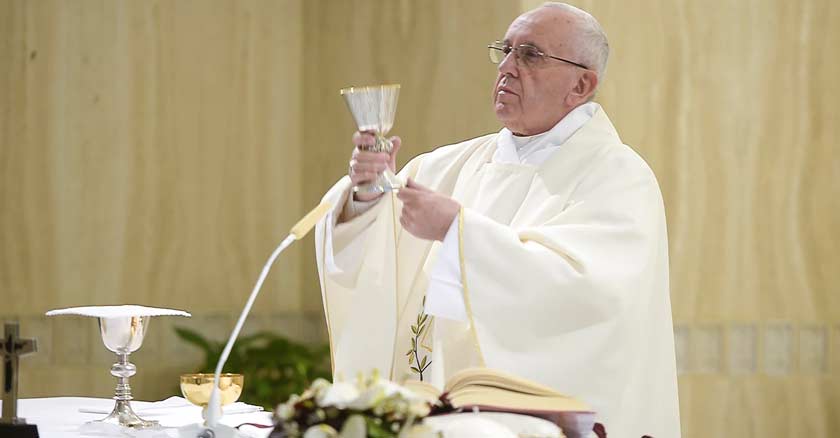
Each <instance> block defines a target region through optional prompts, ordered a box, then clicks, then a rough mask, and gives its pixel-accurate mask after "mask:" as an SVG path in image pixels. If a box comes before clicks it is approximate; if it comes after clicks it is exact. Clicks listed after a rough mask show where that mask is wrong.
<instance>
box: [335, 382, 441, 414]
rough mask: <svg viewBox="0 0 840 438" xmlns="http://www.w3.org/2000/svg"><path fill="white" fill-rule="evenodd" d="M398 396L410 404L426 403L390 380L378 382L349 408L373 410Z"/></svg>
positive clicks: (372, 384) (349, 405)
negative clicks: (416, 402)
mask: <svg viewBox="0 0 840 438" xmlns="http://www.w3.org/2000/svg"><path fill="white" fill-rule="evenodd" d="M397 395H399V396H400V397H402V398H403V399H405V400H407V401H409V402H415V401H418V402H420V401H424V399H423V398H422V397H420V396H419V395H417V394H415V393H414V392H412V391H410V390H408V389H406V388H404V387H402V386H400V385H397V384H396V383H394V382H391V381H389V380H376V381H374V382H372V383H371V385H370V386H369V387H368V388H367V389H366V390H364V391H363V392H362V393H361V394H359V397H358V398H357V399H356V400H355V401H354V402H352V403H350V404H348V407H350V408H351V409H358V410H366V409H371V408H373V407H375V406H378V405H379V404H380V403H382V402H383V401H385V400H388V399H391V398H393V397H394V396H397Z"/></svg>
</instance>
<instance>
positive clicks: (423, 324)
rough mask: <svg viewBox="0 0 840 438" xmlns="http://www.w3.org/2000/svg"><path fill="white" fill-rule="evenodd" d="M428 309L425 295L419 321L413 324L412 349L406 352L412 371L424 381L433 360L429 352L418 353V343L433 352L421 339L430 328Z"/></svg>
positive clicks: (418, 315) (418, 316)
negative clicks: (421, 354) (430, 358)
mask: <svg viewBox="0 0 840 438" xmlns="http://www.w3.org/2000/svg"><path fill="white" fill-rule="evenodd" d="M425 309H426V297H423V304H422V306H421V307H420V313H418V314H417V321H416V323H415V324H414V325H412V326H411V333H412V335H413V336H412V337H411V349H410V350H408V352H407V353H406V354H405V355H406V356H408V365H409V366H411V371H414V372H415V373H417V374H419V375H420V381H421V382H422V381H423V373H424V372H425V371H426V369H427V368H429V365H431V364H432V361H430V360H429V356H428V355H427V354H423V356H422V357H421V356H420V354H419V353H418V348H417V345H420V347H422V348H423V349H424V350H426V351H427V352H429V353H431V352H432V350H431V349H430V348H429V347H427V346H425V345H423V343H422V342H421V340H422V339H423V336H424V335H425V334H426V332H427V331H428V330H429V325H430V324H429V323H430V320H429V315H427V314H426V313H425Z"/></svg>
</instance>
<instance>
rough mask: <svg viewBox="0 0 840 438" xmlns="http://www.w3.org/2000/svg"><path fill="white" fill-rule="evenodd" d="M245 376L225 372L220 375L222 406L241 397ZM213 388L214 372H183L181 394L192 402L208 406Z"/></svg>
mask: <svg viewBox="0 0 840 438" xmlns="http://www.w3.org/2000/svg"><path fill="white" fill-rule="evenodd" d="M244 381H245V378H244V377H243V376H242V374H230V373H223V374H220V375H219V400H220V401H221V404H222V406H224V405H229V404H231V403H233V402H235V401H236V400H238V399H239V395H240V394H242V385H243V383H244ZM212 390H213V373H191V374H181V394H183V395H184V398H185V399H187V400H189V402H190V403H192V404H194V405H198V406H202V407H206V406H207V403H209V402H210V392H211V391H212Z"/></svg>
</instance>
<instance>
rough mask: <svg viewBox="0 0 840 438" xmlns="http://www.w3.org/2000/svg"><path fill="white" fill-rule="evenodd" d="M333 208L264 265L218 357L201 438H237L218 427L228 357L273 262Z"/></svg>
mask: <svg viewBox="0 0 840 438" xmlns="http://www.w3.org/2000/svg"><path fill="white" fill-rule="evenodd" d="M331 208H332V206H331V205H330V204H329V203H328V202H322V203H321V204H319V205H318V206H317V207H315V208H314V209H312V211H310V212H309V213H307V214H306V216H304V217H303V219H301V220H300V221H299V222H298V223H297V224H295V226H293V227H292V229H291V231H289V235H288V236H287V237H286V238H285V239H283V242H281V243H280V245H279V246H278V247H277V248H276V249H275V250H274V252H273V253H272V254H271V257H269V258H268V261H267V262H266V263H265V266H263V269H262V272H261V273H260V276H259V278H258V279H257V283H256V284H255V285H254V289H253V290H252V291H251V295H250V296H249V297H248V301H247V302H246V303H245V308H244V309H242V313H241V314H240V315H239V320H238V321H236V326H235V327H234V328H233V333H231V334H230V338H229V339H228V341H227V344H225V349H224V350H222V355H221V357H219V363H218V364H216V372H215V376H214V379H213V390H212V392H211V393H210V401H209V402H208V403H207V407H206V408H205V418H204V420H205V425H206V426H207V427H206V428H204V429H203V430H202V431H201V432H200V433H199V434H198V437H199V438H213V437H215V436H216V435H217V434H218V435H219V436H235V435H236V429H234V428H232V427H228V426H224V425H221V424H219V419H220V418H221V417H222V406H221V400H220V398H219V374H221V373H222V368H224V366H225V362H227V360H228V356H230V350H231V349H232V348H233V343H234V342H236V338H237V336H239V331H240V330H242V326H243V325H244V324H245V319H246V318H248V313H250V311H251V306H253V305H254V301H255V300H256V299H257V295H259V293H260V289H261V288H262V284H263V282H264V281H265V277H266V276H268V271H269V270H271V265H272V264H274V261H275V260H276V259H277V257H278V256H279V255H280V253H282V252H283V251H284V250H285V249H286V248H288V247H289V246H290V245H291V244H292V243H294V241H296V240H300V239H302V238H303V237H304V236H306V234H307V233H309V230H311V229H312V227H314V226H315V224H316V223H317V222H318V221H319V220H321V218H322V217H324V216H326V214H327V213H328V212H329V211H330V209H331Z"/></svg>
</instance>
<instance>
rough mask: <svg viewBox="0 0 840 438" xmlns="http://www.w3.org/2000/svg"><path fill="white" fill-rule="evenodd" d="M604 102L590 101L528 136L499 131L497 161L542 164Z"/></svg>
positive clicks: (506, 130) (504, 129)
mask: <svg viewBox="0 0 840 438" xmlns="http://www.w3.org/2000/svg"><path fill="white" fill-rule="evenodd" d="M600 107H601V106H600V105H598V104H597V103H595V102H587V103H585V104H583V105H580V106H578V107H577V108H575V109H573V110H572V111H571V112H569V114H566V117H563V118H562V119H561V120H560V121H559V122H557V124H556V125H554V127H553V128H551V129H550V130H548V131H546V132H543V133H540V134H536V135H531V136H527V137H523V136H516V135H513V133H512V132H511V131H510V130H509V129H507V128H503V129H502V130H501V131H499V136H498V139H497V147H496V153H495V154H494V155H493V162H494V163H513V164H530V165H533V166H539V165H540V164H542V163H543V162H544V161H545V160H546V159H548V157H549V156H550V155H551V154H552V153H554V152H555V151H556V150H557V149H558V148H559V147H560V145H562V144H563V143H565V142H566V140H568V139H569V138H570V137H571V136H572V135H573V134H574V133H575V132H576V131H577V130H578V129H580V128H581V127H582V126H583V125H585V124H586V122H588V121H589V119H591V118H592V116H594V115H595V113H596V112H597V111H598V109H599V108H600Z"/></svg>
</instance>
